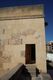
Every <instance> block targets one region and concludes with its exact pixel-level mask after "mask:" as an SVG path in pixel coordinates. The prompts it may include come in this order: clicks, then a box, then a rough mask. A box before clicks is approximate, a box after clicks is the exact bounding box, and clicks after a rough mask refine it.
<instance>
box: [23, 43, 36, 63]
mask: <svg viewBox="0 0 53 80" xmlns="http://www.w3.org/2000/svg"><path fill="white" fill-rule="evenodd" d="M35 49H36V48H35V44H26V45H25V63H26V64H34V63H35V61H36V60H35V56H36V50H35Z"/></svg>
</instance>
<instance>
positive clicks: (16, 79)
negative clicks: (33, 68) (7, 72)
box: [9, 65, 31, 80]
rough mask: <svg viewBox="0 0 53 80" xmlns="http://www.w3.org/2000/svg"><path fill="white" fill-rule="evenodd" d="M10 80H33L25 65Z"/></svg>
mask: <svg viewBox="0 0 53 80" xmlns="http://www.w3.org/2000/svg"><path fill="white" fill-rule="evenodd" d="M9 80H31V75H30V73H29V72H28V70H27V69H26V67H25V66H24V65H23V66H22V67H21V68H20V69H19V70H18V71H17V72H16V73H15V74H14V75H13V76H12V77H11V78H10V79H9Z"/></svg>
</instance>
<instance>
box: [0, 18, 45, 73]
mask: <svg viewBox="0 0 53 80" xmlns="http://www.w3.org/2000/svg"><path fill="white" fill-rule="evenodd" d="M44 28H45V27H44V19H43V18H35V19H19V20H4V21H0V44H1V45H2V46H3V47H4V49H3V50H2V52H3V53H2V56H3V57H4V60H3V62H2V63H1V62H0V63H1V64H3V68H4V69H11V68H12V67H14V66H15V65H17V64H18V63H24V64H25V44H36V63H35V64H36V65H37V67H38V68H39V70H40V71H42V72H46V50H45V29H44ZM3 47H2V48H3ZM5 60H7V61H5Z"/></svg>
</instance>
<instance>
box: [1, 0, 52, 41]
mask: <svg viewBox="0 0 53 80" xmlns="http://www.w3.org/2000/svg"><path fill="white" fill-rule="evenodd" d="M32 4H44V6H45V20H46V21H47V22H48V26H47V27H46V29H45V30H46V41H50V40H53V0H0V7H6V6H17V5H18V6H20V5H32Z"/></svg>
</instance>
